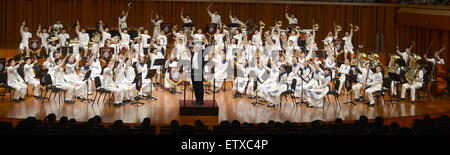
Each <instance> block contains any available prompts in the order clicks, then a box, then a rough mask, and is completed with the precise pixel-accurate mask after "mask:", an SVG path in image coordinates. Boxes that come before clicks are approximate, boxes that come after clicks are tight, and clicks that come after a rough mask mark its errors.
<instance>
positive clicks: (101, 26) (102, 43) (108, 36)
mask: <svg viewBox="0 0 450 155" xmlns="http://www.w3.org/2000/svg"><path fill="white" fill-rule="evenodd" d="M98 31H99V32H100V33H101V34H102V40H101V41H100V47H104V46H105V44H106V41H107V40H108V39H111V34H110V33H109V28H108V27H105V24H103V22H102V21H101V20H100V22H99V26H98Z"/></svg>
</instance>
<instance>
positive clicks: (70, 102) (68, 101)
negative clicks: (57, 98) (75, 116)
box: [64, 100, 75, 104]
mask: <svg viewBox="0 0 450 155" xmlns="http://www.w3.org/2000/svg"><path fill="white" fill-rule="evenodd" d="M64 103H69V104H72V103H75V101H70V100H65V101H64Z"/></svg>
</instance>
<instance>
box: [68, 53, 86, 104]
mask: <svg viewBox="0 0 450 155" xmlns="http://www.w3.org/2000/svg"><path fill="white" fill-rule="evenodd" d="M80 60H81V59H78V60H75V57H74V56H73V55H70V56H69V60H68V62H67V63H66V66H65V74H64V81H65V82H66V83H67V84H70V85H72V86H73V87H75V93H74V94H75V96H77V97H79V98H86V96H87V95H86V93H87V92H86V91H87V88H86V87H87V86H86V82H85V81H82V80H83V79H81V78H80V76H79V75H78V73H77V72H76V69H77V68H78V64H79V63H80Z"/></svg>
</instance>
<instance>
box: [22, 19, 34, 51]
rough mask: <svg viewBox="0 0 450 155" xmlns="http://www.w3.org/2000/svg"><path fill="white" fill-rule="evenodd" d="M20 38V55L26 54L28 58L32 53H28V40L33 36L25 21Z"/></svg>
mask: <svg viewBox="0 0 450 155" xmlns="http://www.w3.org/2000/svg"><path fill="white" fill-rule="evenodd" d="M20 36H21V38H22V40H21V41H20V44H19V50H20V54H25V53H26V56H30V53H29V52H28V49H29V48H28V40H29V39H30V38H31V37H33V36H32V34H31V33H30V32H29V30H28V26H27V25H26V23H25V21H23V22H22V25H21V26H20Z"/></svg>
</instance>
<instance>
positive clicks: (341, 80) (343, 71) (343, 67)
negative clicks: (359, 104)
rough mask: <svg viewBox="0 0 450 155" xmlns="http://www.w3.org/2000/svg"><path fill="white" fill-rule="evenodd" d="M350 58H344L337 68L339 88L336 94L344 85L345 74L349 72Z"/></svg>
mask: <svg viewBox="0 0 450 155" xmlns="http://www.w3.org/2000/svg"><path fill="white" fill-rule="evenodd" d="M350 68H351V67H350V60H349V59H345V61H344V64H342V65H341V66H340V67H339V68H337V70H336V71H337V73H338V74H340V77H339V88H338V92H337V93H338V94H340V93H341V90H342V87H344V83H345V75H348V74H349V72H350Z"/></svg>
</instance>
